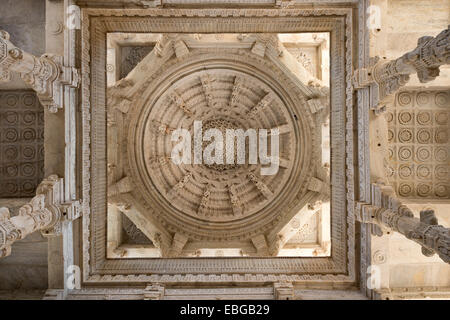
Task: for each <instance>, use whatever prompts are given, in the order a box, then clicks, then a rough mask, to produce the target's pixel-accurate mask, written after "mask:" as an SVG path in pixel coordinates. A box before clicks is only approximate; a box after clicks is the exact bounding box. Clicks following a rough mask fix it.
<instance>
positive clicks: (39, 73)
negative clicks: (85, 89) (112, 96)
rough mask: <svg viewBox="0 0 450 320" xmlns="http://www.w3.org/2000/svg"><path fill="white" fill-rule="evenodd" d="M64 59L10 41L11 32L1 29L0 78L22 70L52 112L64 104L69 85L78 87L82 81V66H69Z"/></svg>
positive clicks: (6, 79)
mask: <svg viewBox="0 0 450 320" xmlns="http://www.w3.org/2000/svg"><path fill="white" fill-rule="evenodd" d="M63 60H64V58H63V57H62V56H56V55H50V54H44V55H42V56H41V57H36V56H34V55H32V54H30V53H27V52H25V51H23V50H22V49H20V48H18V47H16V46H15V45H14V44H13V43H11V41H9V33H8V32H6V31H4V30H0V81H10V80H11V72H18V73H19V74H20V76H21V78H22V79H23V81H24V82H25V83H27V84H28V85H30V86H31V88H33V90H35V91H36V92H37V96H38V98H39V100H40V101H41V103H42V105H43V106H44V107H47V108H48V110H49V111H50V112H57V111H58V109H61V108H63V106H64V87H65V86H66V85H67V86H70V87H73V88H76V87H78V84H79V73H78V70H77V69H76V68H73V67H65V66H64V65H63Z"/></svg>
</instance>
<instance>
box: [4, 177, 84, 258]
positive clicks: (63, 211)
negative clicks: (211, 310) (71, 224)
mask: <svg viewBox="0 0 450 320" xmlns="http://www.w3.org/2000/svg"><path fill="white" fill-rule="evenodd" d="M63 191H64V182H63V179H61V178H58V177H57V176H55V175H52V176H50V177H48V178H47V179H44V180H43V181H42V182H41V184H40V185H39V186H38V187H37V190H36V196H35V197H34V198H33V199H31V201H30V202H29V203H27V204H25V205H24V206H22V207H21V208H20V209H19V214H18V215H17V216H14V217H10V213H9V209H8V208H0V258H2V257H5V256H8V255H9V254H10V253H11V245H12V244H13V243H14V242H15V241H17V240H21V239H23V238H25V237H26V236H27V235H28V234H30V233H33V232H35V231H38V230H40V231H41V232H42V234H43V235H44V236H51V235H59V234H60V233H61V219H62V217H63V216H64V215H66V216H67V218H69V219H74V218H76V217H78V216H79V206H78V202H76V203H72V204H63V196H64V192H63Z"/></svg>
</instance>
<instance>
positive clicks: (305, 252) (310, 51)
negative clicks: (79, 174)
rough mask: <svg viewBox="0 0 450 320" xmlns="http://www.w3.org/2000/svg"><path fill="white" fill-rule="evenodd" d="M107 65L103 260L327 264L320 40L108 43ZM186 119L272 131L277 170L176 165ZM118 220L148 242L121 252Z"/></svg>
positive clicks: (135, 39)
mask: <svg viewBox="0 0 450 320" xmlns="http://www.w3.org/2000/svg"><path fill="white" fill-rule="evenodd" d="M280 39H284V41H285V42H283V41H281V40H280ZM284 43H286V47H285V46H284ZM124 48H126V50H124ZM146 52H149V53H148V54H147V55H146V54H145V53H146ZM124 53H125V55H124ZM144 56H145V57H144ZM107 61H108V65H107V73H108V84H109V86H110V87H109V89H108V90H109V92H108V172H109V175H108V184H109V187H108V202H109V208H110V209H109V211H108V215H109V217H108V221H109V223H110V224H111V225H112V226H115V228H109V229H108V230H109V234H108V240H109V241H108V244H109V245H110V247H109V248H108V253H109V256H110V257H111V258H121V257H155V256H156V257H159V256H162V257H165V256H180V255H181V256H210V255H211V254H212V255H217V256H221V255H225V256H249V255H250V256H252V255H253V256H254V255H258V256H265V255H280V256H283V255H284V256H326V255H329V253H330V240H329V239H330V235H329V233H330V229H329V215H330V212H329V211H330V208H329V205H328V203H329V202H328V201H329V192H330V191H329V184H328V180H329V167H330V159H329V156H330V154H329V106H328V88H327V87H326V86H325V85H324V84H326V85H328V78H329V76H328V70H329V66H328V63H329V58H328V34H314V35H312V34H303V35H297V36H296V35H251V34H212V35H211V34H210V35H207V34H195V35H184V36H181V35H153V34H152V35H150V34H140V35H136V34H110V35H109V37H108V55H107ZM130 66H135V67H134V69H133V70H132V71H131V72H129V73H128V74H127V72H124V70H126V69H127V68H128V69H129V68H130ZM126 74H127V75H126ZM124 75H126V77H125V78H122V76H124ZM119 79H120V80H119ZM117 80H119V81H117ZM288 88H289V90H288ZM311 96H313V97H314V98H311ZM195 121H202V124H203V132H205V131H206V130H207V129H209V128H216V129H218V130H219V131H220V132H222V133H223V136H225V131H226V130H227V129H243V130H244V131H246V130H247V129H250V128H252V129H256V130H258V129H268V130H270V129H279V132H280V135H279V141H280V148H279V154H280V161H279V162H280V163H279V170H278V171H277V173H276V174H274V175H261V168H262V167H264V166H262V165H261V164H250V163H249V161H248V159H246V162H245V164H242V165H237V164H234V165H230V164H224V165H217V164H204V163H203V164H181V165H176V164H174V163H173V161H171V150H172V148H173V146H174V142H173V141H171V134H172V133H173V132H174V131H175V130H177V129H180V128H182V129H186V130H188V131H189V132H190V133H191V136H194V122H195ZM269 138H270V137H269ZM192 145H194V142H192ZM204 148H205V144H203V146H202V149H203V150H201V151H204ZM224 156H225V155H224ZM118 212H121V213H122V214H125V215H126V216H127V217H128V219H129V220H130V221H132V222H133V223H134V224H136V226H137V227H138V228H139V229H141V230H142V232H143V233H144V234H145V235H146V236H147V237H148V239H150V241H151V242H152V244H151V245H149V246H145V245H142V246H141V250H140V251H139V252H137V251H136V250H135V249H136V246H135V245H133V244H131V243H128V244H127V243H122V241H123V239H122V238H123V237H120V236H119V235H118V234H117V232H122V231H119V230H120V229H121V227H120V226H121V225H122V227H123V222H121V221H120V218H118V216H117V214H118ZM125 242H126V241H125ZM155 249H156V252H155ZM158 250H159V251H158Z"/></svg>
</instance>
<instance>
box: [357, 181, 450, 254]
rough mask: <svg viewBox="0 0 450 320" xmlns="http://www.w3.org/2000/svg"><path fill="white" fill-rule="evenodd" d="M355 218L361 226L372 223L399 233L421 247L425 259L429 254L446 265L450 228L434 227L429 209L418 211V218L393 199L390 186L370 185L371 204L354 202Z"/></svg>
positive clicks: (436, 223) (396, 199) (436, 224)
mask: <svg viewBox="0 0 450 320" xmlns="http://www.w3.org/2000/svg"><path fill="white" fill-rule="evenodd" d="M356 218H357V220H358V221H360V222H362V223H372V224H375V225H378V226H379V227H380V228H381V229H388V230H393V231H396V232H399V233H401V234H403V235H404V236H405V237H406V238H408V239H410V240H413V241H415V242H417V243H418V244H420V245H421V246H422V253H423V254H424V255H426V256H430V255H433V254H437V255H439V257H440V258H441V259H442V260H443V261H444V262H446V263H450V229H449V228H445V227H443V226H441V225H438V222H437V219H436V216H435V215H434V212H433V211H432V210H425V211H421V212H420V219H417V218H415V217H414V215H413V213H412V211H411V210H410V209H409V208H408V207H407V206H405V205H404V204H402V203H401V202H400V200H399V199H398V198H396V197H395V195H394V191H393V189H392V187H388V186H380V185H377V184H373V185H372V201H371V203H361V202H359V203H357V205H356Z"/></svg>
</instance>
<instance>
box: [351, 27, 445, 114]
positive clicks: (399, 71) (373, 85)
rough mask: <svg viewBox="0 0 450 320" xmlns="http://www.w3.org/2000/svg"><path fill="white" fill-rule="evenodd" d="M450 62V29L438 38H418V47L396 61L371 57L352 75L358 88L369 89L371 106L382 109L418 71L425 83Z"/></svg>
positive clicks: (421, 80)
mask: <svg viewBox="0 0 450 320" xmlns="http://www.w3.org/2000/svg"><path fill="white" fill-rule="evenodd" d="M449 63H450V28H447V29H446V30H443V31H442V32H441V33H439V34H438V35H437V36H436V37H430V36H425V37H421V38H419V40H418V41H417V47H416V48H415V49H414V50H412V51H410V52H408V53H406V54H404V55H403V56H401V57H400V58H398V59H395V60H381V59H380V58H379V57H375V58H372V59H371V63H370V66H369V67H368V68H363V69H358V70H356V71H355V73H354V75H353V83H354V86H355V88H356V89H360V88H369V92H370V107H371V108H373V109H380V108H383V107H384V103H385V100H386V99H387V98H388V97H389V96H390V95H391V94H393V93H394V92H395V91H397V90H398V89H399V88H400V87H402V86H403V85H405V84H406V83H407V82H408V81H409V75H410V74H413V73H417V76H418V78H419V80H420V82H422V83H426V82H429V81H431V80H434V79H435V78H436V77H437V76H438V75H439V67H440V66H441V65H444V64H449Z"/></svg>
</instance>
